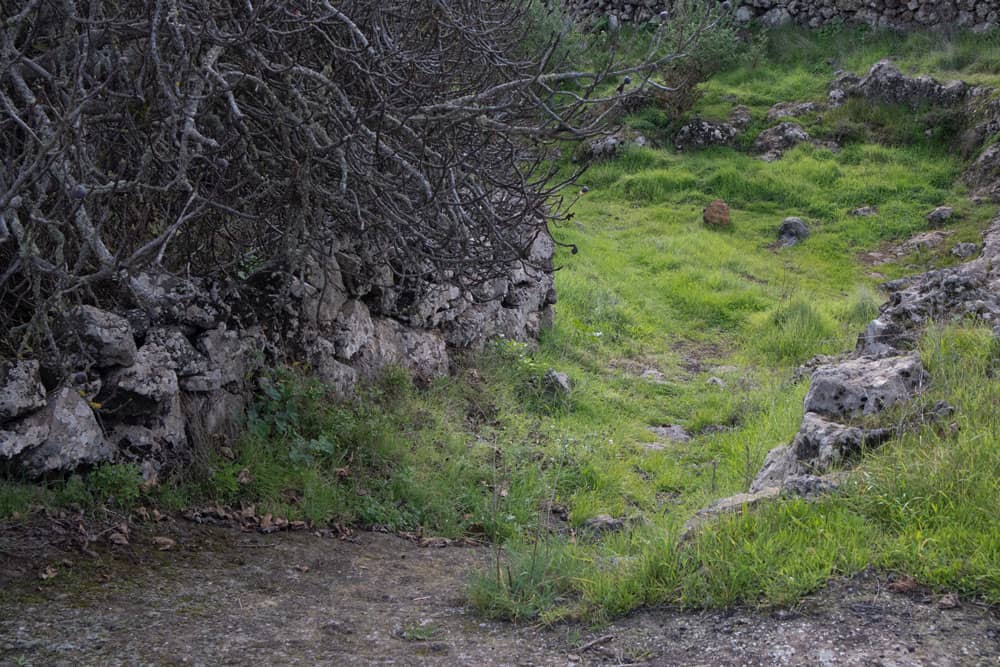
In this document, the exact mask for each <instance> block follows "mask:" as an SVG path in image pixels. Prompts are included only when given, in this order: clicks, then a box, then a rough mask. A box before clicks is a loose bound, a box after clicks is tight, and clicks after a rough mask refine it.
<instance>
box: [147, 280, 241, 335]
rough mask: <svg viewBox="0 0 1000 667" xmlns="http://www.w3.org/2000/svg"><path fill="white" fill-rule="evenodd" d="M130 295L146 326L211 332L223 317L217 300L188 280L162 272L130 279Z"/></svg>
mask: <svg viewBox="0 0 1000 667" xmlns="http://www.w3.org/2000/svg"><path fill="white" fill-rule="evenodd" d="M129 287H130V288H131V290H132V294H133V296H135V299H136V301H137V302H138V303H139V305H140V307H141V312H143V313H145V316H146V318H147V322H148V323H153V324H181V325H186V326H190V327H194V328H196V329H211V328H213V327H214V326H216V325H217V324H218V323H219V322H220V321H221V320H222V319H223V318H224V315H225V314H224V312H222V310H221V309H220V300H218V299H213V298H212V296H211V295H210V294H209V292H208V291H207V290H204V289H202V288H201V287H199V286H198V285H197V284H196V283H194V282H193V281H191V280H186V279H183V278H178V277H177V276H174V275H171V274H169V273H164V272H145V273H140V274H137V275H134V276H130V277H129Z"/></svg>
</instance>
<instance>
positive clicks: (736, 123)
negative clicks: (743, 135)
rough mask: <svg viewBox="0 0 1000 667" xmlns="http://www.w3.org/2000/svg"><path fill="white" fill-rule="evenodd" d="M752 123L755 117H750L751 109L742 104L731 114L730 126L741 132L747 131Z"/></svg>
mask: <svg viewBox="0 0 1000 667" xmlns="http://www.w3.org/2000/svg"><path fill="white" fill-rule="evenodd" d="M752 121H753V116H751V115H750V109H749V108H747V107H746V106H743V105H742V104H741V105H740V106H738V107H736V108H735V109H733V110H732V111H731V112H730V113H729V124H730V125H732V126H733V127H734V128H736V130H737V131H739V132H743V131H744V130H746V129H747V128H748V127H749V126H750V123H751V122H752Z"/></svg>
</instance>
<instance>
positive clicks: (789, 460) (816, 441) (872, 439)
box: [750, 412, 892, 493]
mask: <svg viewBox="0 0 1000 667" xmlns="http://www.w3.org/2000/svg"><path fill="white" fill-rule="evenodd" d="M891 435H892V431H891V430H889V429H869V430H865V429H861V428H857V427H853V426H845V425H843V424H839V423H836V422H833V421H830V420H828V419H825V418H823V417H822V416H820V415H818V414H815V413H812V412H807V413H806V414H805V416H804V417H803V419H802V425H801V427H800V428H799V432H798V433H797V434H796V435H795V438H794V439H793V440H792V443H791V444H790V445H782V446H780V447H776V448H774V449H772V450H771V451H770V452H769V453H768V455H767V458H766V459H765V460H764V465H763V467H762V468H761V470H760V472H759V473H758V474H757V477H756V478H755V479H754V481H753V484H752V485H751V486H750V491H751V492H752V493H753V492H757V491H760V490H761V489H764V488H766V487H769V486H779V487H780V486H782V485H783V484H784V483H785V481H786V480H787V479H789V478H792V477H796V476H801V475H820V474H823V473H825V472H827V471H829V470H830V469H831V468H832V467H834V466H837V465H841V464H843V463H845V462H847V461H849V460H850V459H851V458H852V457H854V456H855V455H857V454H858V453H859V452H860V451H861V449H862V447H864V446H875V445H878V444H881V443H882V442H884V441H885V440H887V439H888V438H889V437H890V436H891Z"/></svg>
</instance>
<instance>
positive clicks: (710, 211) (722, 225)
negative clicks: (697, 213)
mask: <svg viewBox="0 0 1000 667" xmlns="http://www.w3.org/2000/svg"><path fill="white" fill-rule="evenodd" d="M702 219H703V220H704V221H705V224H706V225H708V226H709V227H713V228H715V229H728V228H729V227H731V226H732V221H731V220H730V218H729V204H727V203H726V202H724V201H722V200H721V199H716V200H715V201H713V202H712V203H711V204H709V205H708V206H707V207H706V208H705V210H704V211H702Z"/></svg>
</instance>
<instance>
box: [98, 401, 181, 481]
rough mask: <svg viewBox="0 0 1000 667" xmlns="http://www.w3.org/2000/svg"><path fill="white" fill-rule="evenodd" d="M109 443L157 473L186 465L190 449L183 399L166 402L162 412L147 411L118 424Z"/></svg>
mask: <svg viewBox="0 0 1000 667" xmlns="http://www.w3.org/2000/svg"><path fill="white" fill-rule="evenodd" d="M107 439H108V442H109V443H111V444H112V445H113V446H114V448H115V449H117V451H118V452H119V453H120V455H121V456H122V457H124V458H126V459H130V460H134V461H140V462H142V464H143V465H144V467H148V468H151V469H153V470H155V471H161V470H165V469H166V468H168V467H172V466H179V465H183V464H185V463H187V462H188V461H189V457H190V447H189V443H188V437H187V429H186V418H185V415H184V411H183V409H182V407H181V398H180V395H179V394H174V395H172V396H171V397H170V398H169V399H167V402H166V404H165V406H163V407H162V408H161V409H160V411H159V412H152V411H145V412H142V413H140V414H136V415H133V416H130V417H128V418H127V421H121V422H117V423H115V424H114V425H113V426H111V428H110V430H109V433H108V438H107Z"/></svg>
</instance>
